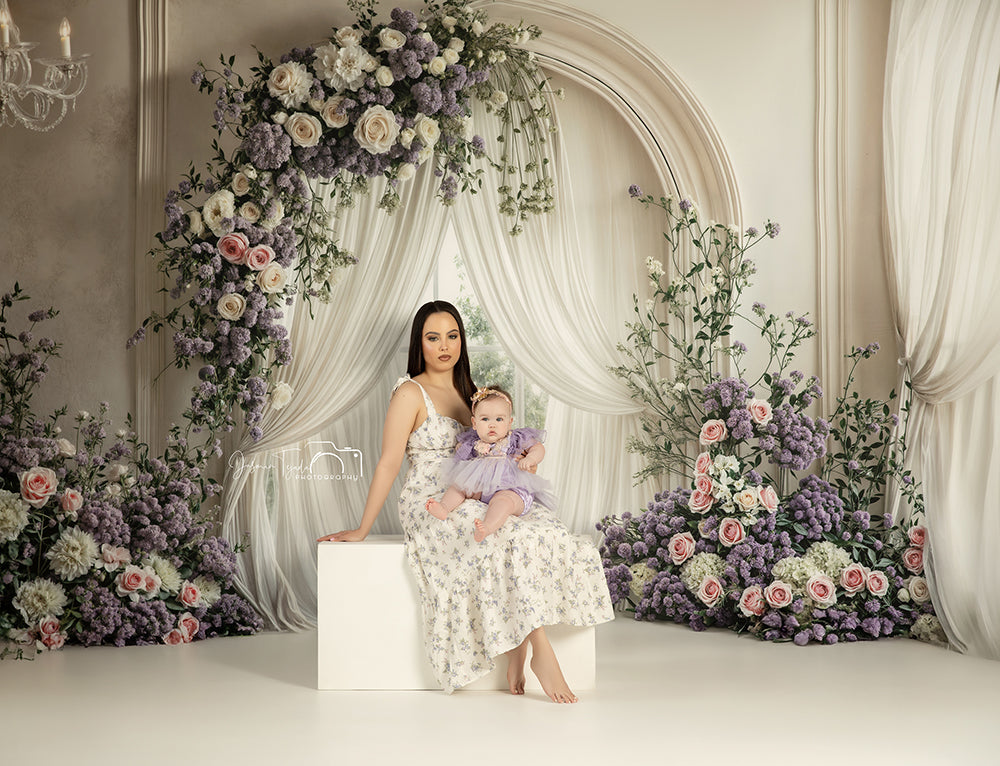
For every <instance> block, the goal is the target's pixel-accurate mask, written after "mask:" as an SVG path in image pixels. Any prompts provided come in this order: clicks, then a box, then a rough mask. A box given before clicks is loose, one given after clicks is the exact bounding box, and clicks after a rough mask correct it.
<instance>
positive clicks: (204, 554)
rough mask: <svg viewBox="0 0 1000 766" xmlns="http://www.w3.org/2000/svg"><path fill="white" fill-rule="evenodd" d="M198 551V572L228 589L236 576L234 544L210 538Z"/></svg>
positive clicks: (201, 544) (200, 545)
mask: <svg viewBox="0 0 1000 766" xmlns="http://www.w3.org/2000/svg"><path fill="white" fill-rule="evenodd" d="M197 550H198V559H197V562H198V563H197V564H196V567H197V571H198V572H199V573H200V574H203V575H205V576H206V577H211V578H214V579H216V580H218V581H219V582H220V583H222V584H223V585H225V586H226V587H228V586H229V585H230V584H231V583H232V581H233V578H234V577H235V576H236V554H235V553H234V552H233V546H232V544H231V543H230V542H229V541H228V540H226V539H225V538H222V537H209V538H206V539H205V540H204V541H202V542H201V543H200V544H199V545H198V548H197Z"/></svg>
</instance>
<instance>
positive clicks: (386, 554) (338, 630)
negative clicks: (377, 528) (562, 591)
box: [317, 535, 596, 691]
mask: <svg viewBox="0 0 1000 766" xmlns="http://www.w3.org/2000/svg"><path fill="white" fill-rule="evenodd" d="M317 569H318V573H317V576H318V580H319V581H318V584H317V585H318V587H317V592H318V598H319V603H318V619H317V628H318V644H319V656H318V676H317V686H318V688H320V689H399V690H402V689H438V688H439V686H438V684H437V683H436V682H435V681H434V676H433V675H432V674H431V669H430V665H429V664H428V662H427V657H426V654H425V653H424V642H423V628H422V626H421V616H420V598H419V595H418V594H417V586H416V583H415V582H414V581H413V575H412V574H411V573H410V569H409V566H408V565H407V563H406V552H405V549H404V547H403V538H402V536H401V535H370V536H369V537H368V538H367V539H366V540H365V541H364V542H360V543H320V544H319V550H318V556H317ZM545 632H546V634H547V635H548V637H549V640H550V641H551V642H552V646H553V648H554V649H555V651H556V656H557V657H558V658H559V663H560V665H561V666H562V670H563V675H564V676H565V677H566V681H567V683H569V685H570V688H571V689H574V690H583V689H593V688H594V687H595V685H596V675H595V644H594V628H592V627H591V628H574V627H570V626H567V625H553V626H548V627H546V628H545ZM529 660H530V652H529ZM506 670H507V666H506V662H505V661H504V658H500V660H498V661H497V667H496V668H495V669H494V670H493V672H492V673H490V674H489V675H487V676H485V677H483V678H481V679H479V680H478V681H476V682H474V683H472V684H469V685H468V686H465V687H463V688H464V689H470V690H477V689H479V690H489V689H506V688H507V680H506ZM525 687H526V688H527V689H529V690H536V691H540V690H541V687H540V686H539V685H538V681H537V680H536V679H535V678H534V676H533V675H532V674H531V673H530V672H528V673H527V679H526V683H525Z"/></svg>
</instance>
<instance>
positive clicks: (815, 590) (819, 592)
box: [806, 574, 837, 607]
mask: <svg viewBox="0 0 1000 766" xmlns="http://www.w3.org/2000/svg"><path fill="white" fill-rule="evenodd" d="M806 595H808V596H809V598H811V599H812V600H813V601H815V602H816V605H817V606H823V607H826V606H830V605H831V604H833V603H834V602H835V601H836V600H837V586H836V585H834V584H833V580H831V579H830V578H829V577H827V576H826V575H825V574H815V575H813V576H812V577H810V578H809V580H808V582H806Z"/></svg>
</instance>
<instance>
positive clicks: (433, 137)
mask: <svg viewBox="0 0 1000 766" xmlns="http://www.w3.org/2000/svg"><path fill="white" fill-rule="evenodd" d="M413 130H414V132H415V133H416V135H417V138H419V139H420V143H422V144H423V145H424V146H434V144H436V143H437V142H438V139H439V138H441V126H439V125H438V122H437V120H435V119H434V118H433V117H427V116H426V115H423V114H421V115H420V116H419V117H417V121H416V123H414V125H413Z"/></svg>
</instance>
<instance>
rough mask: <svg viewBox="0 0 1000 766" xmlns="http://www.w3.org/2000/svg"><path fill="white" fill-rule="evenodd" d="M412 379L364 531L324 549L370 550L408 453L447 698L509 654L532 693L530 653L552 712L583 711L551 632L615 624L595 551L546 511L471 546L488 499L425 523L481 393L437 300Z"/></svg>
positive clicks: (514, 689)
mask: <svg viewBox="0 0 1000 766" xmlns="http://www.w3.org/2000/svg"><path fill="white" fill-rule="evenodd" d="M407 372H408V378H403V379H402V380H401V381H400V382H399V383H397V385H396V389H395V391H394V393H393V396H392V400H391V401H390V402H389V410H388V412H387V413H386V416H385V426H384V428H383V431H382V454H381V456H380V457H379V461H378V465H377V466H376V468H375V474H374V476H373V477H372V483H371V486H370V488H369V490H368V499H367V502H366V503H365V509H364V513H363V515H362V518H361V524H360V526H359V527H358V528H357V529H352V530H347V531H343V532H336V533H334V534H331V535H326V536H324V537H321V538H319V539H320V540H321V541H325V540H333V541H338V542H353V541H358V540H364V539H365V537H367V536H368V533H369V532H370V531H371V528H372V525H373V524H374V523H375V519H376V518H377V517H378V514H379V511H381V509H382V505H383V504H384V503H385V499H386V497H388V495H389V489H390V487H391V486H392V482H393V480H394V479H395V478H396V475H397V474H398V473H399V469H400V467H401V465H402V462H403V456H404V454H405V455H406V457H407V458H408V460H409V463H410V467H409V471H408V472H407V475H406V481H405V484H404V487H403V490H402V492H401V493H400V497H399V517H400V521H401V523H402V525H403V531H404V533H405V538H406V553H407V559H408V561H409V564H410V567H411V569H412V571H413V573H414V576H415V577H416V579H417V585H418V587H419V590H420V597H421V609H422V613H423V623H424V644H425V648H426V649H427V653H428V656H429V659H430V662H431V666H432V668H433V670H434V674H435V677H436V678H437V680H438V681H439V683H440V684H441V686H442V688H443V689H444V690H445V691H447V692H451V691H454V690H455V689H457V688H459V687H461V686H465V685H466V684H468V683H471V682H472V681H475V680H476V679H477V678H480V677H481V676H484V675H486V674H487V673H489V672H490V671H491V670H492V669H493V665H494V658H495V657H497V656H499V655H500V654H506V655H507V658H508V665H507V682H508V685H509V687H510V691H511V693H512V694H523V693H524V664H525V658H526V657H527V651H528V644H529V643H530V644H531V648H532V657H531V670H532V672H534V674H535V675H536V676H537V677H538V680H539V681H540V683H541V685H542V689H543V690H544V691H545V693H546V694H547V695H548V696H549V697H550V698H551V699H552V700H553V701H555V702H576V701H577V697H576V695H574V694H573V692H572V691H571V690H570V688H569V686H568V685H567V683H566V681H565V679H564V678H563V675H562V671H561V670H560V668H559V662H558V660H557V659H556V656H555V652H553V650H552V645H551V644H550V643H549V640H548V637H547V636H546V634H545V630H544V627H543V626H544V625H552V624H556V623H567V624H570V625H578V626H588V625H596V624H598V623H601V622H606V621H608V620H611V619H613V614H612V609H611V602H610V598H609V596H608V589H607V583H606V581H605V579H604V571H603V568H602V566H601V560H600V557H599V555H598V553H597V550H596V549H595V547H594V546H593V544H592V543H591V542H590V541H589V540H587V539H586V538H583V537H576V536H573V535H570V534H569V532H568V531H567V530H566V528H565V526H563V525H562V524H561V523H560V522H559V521H558V519H556V518H555V517H554V516H553V515H552V513H551V512H549V511H548V510H547V509H544V508H538V509H537V512H533V513H532V514H530V515H529V516H527V517H523V518H519V519H516V520H513V521H512V522H511V523H508V524H505V525H504V526H503V527H502V528H501V529H500V530H499V531H498V532H497V533H496V534H495V535H492V536H491V537H490V538H488V539H487V540H486V541H484V542H482V543H477V542H475V541H474V540H473V536H472V529H473V522H474V520H475V519H477V518H481V517H482V515H483V512H484V511H485V508H486V506H484V505H483V504H482V503H480V502H479V501H476V500H466V501H465V502H464V503H462V504H461V505H460V506H459V507H458V508H456V509H455V510H454V511H452V513H451V514H449V516H448V518H447V519H445V520H441V519H437V518H435V517H434V516H432V515H431V514H429V513H427V512H426V510H425V507H424V505H425V502H426V499H427V498H428V497H430V496H437V495H440V494H441V493H442V492H443V491H444V490H445V489H446V486H445V482H444V481H443V477H442V475H441V473H442V472H441V468H442V467H443V464H444V461H445V460H447V459H448V458H449V457H451V455H452V453H453V451H454V449H455V443H456V440H457V437H458V434H459V433H461V432H462V431H463V430H465V429H466V428H468V427H469V425H470V423H471V422H472V420H471V418H472V411H471V409H470V405H471V399H472V394H473V392H474V391H475V385H474V384H473V382H472V374H471V371H470V367H469V353H468V349H467V348H466V341H465V328H464V326H463V324H462V318H461V316H459V313H458V310H457V309H456V308H455V307H454V306H452V305H451V304H450V303H446V302H444V301H432V302H431V303H426V304H424V305H423V306H421V307H420V309H419V310H418V311H417V314H416V316H415V317H414V319H413V327H412V329H411V332H410V353H409V360H408V364H407Z"/></svg>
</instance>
